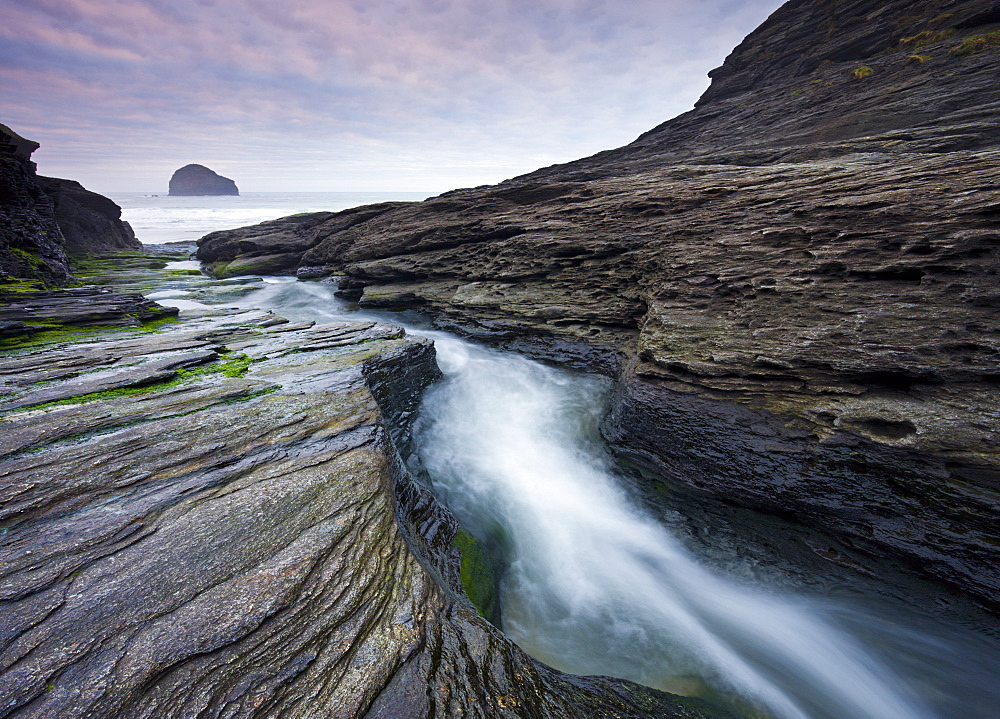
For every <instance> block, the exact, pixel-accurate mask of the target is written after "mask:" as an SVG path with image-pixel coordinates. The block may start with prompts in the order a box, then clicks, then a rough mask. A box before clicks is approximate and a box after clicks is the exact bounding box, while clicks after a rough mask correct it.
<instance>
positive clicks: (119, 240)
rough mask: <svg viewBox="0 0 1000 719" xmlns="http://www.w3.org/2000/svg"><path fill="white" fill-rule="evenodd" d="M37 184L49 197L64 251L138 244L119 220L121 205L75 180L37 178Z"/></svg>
mask: <svg viewBox="0 0 1000 719" xmlns="http://www.w3.org/2000/svg"><path fill="white" fill-rule="evenodd" d="M38 184H39V185H40V186H41V188H42V190H43V191H44V192H45V194H46V195H48V196H49V198H50V199H51V200H52V204H53V207H54V208H55V218H56V222H57V223H58V224H59V229H60V230H62V235H63V238H65V242H66V244H65V249H66V250H67V251H68V252H72V253H76V254H100V253H102V252H114V251H116V250H136V249H139V248H141V247H142V243H141V242H139V240H137V239H136V237H135V232H133V231H132V227H131V226H130V225H129V224H128V223H127V222H123V221H122V219H121V217H122V208H121V207H119V206H118V205H117V204H116V203H115V202H114V201H112V200H109V199H108V198H107V197H105V196H104V195H98V194H97V193H96V192H91V191H90V190H88V189H86V188H84V187H83V185H81V184H80V183H79V182H76V181H75V180H61V179H59V178H56V177H39V178H38Z"/></svg>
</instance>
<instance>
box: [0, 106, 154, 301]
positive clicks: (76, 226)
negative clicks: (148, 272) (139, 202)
mask: <svg viewBox="0 0 1000 719" xmlns="http://www.w3.org/2000/svg"><path fill="white" fill-rule="evenodd" d="M36 149H38V143H37V142H32V141H31V140H26V139H24V138H23V137H21V136H19V135H18V134H17V133H15V132H14V131H13V130H11V129H10V128H8V127H7V126H5V125H0V282H2V283H3V284H4V285H5V286H7V287H8V289H10V288H11V287H14V288H15V289H16V288H17V285H18V280H35V281H40V282H42V283H46V284H63V283H65V282H66V281H68V280H69V279H70V273H71V270H70V266H69V259H68V258H67V256H66V253H67V252H71V253H76V254H95V253H98V254H99V253H102V252H114V251H117V250H135V249H140V248H141V247H142V243H140V242H139V241H138V240H137V239H136V237H135V233H134V232H133V231H132V228H131V227H130V226H129V224H128V223H127V222H123V221H122V219H121V212H122V211H121V208H120V207H119V206H118V205H116V204H115V203H114V202H112V201H111V200H109V199H108V198H107V197H104V196H103V195H98V194H97V193H96V192H90V191H89V190H87V189H85V188H84V187H83V186H82V185H81V184H80V183H79V182H75V181H73V180H61V179H58V178H55V177H41V176H39V175H38V174H37V173H36V167H35V163H34V162H32V161H31V153H33V152H34V151H35V150H36Z"/></svg>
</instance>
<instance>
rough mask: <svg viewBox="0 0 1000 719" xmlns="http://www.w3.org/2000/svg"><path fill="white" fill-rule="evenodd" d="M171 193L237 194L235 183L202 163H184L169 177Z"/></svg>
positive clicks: (238, 192)
mask: <svg viewBox="0 0 1000 719" xmlns="http://www.w3.org/2000/svg"><path fill="white" fill-rule="evenodd" d="M170 194H171V195H182V196H183V195H238V194H240V191H239V190H238V189H236V183H235V182H233V181H232V180H230V179H229V178H228V177H223V176H222V175H219V174H217V173H215V172H213V171H212V170H210V169H208V168H207V167H205V166H204V165H185V166H184V167H182V168H181V169H179V170H177V171H176V172H174V174H173V175H172V176H171V178H170Z"/></svg>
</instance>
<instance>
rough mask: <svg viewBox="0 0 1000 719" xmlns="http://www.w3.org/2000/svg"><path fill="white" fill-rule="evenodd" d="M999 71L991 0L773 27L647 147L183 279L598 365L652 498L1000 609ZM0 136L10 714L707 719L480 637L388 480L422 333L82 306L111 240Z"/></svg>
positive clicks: (401, 490) (451, 553) (467, 565)
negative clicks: (272, 291)
mask: <svg viewBox="0 0 1000 719" xmlns="http://www.w3.org/2000/svg"><path fill="white" fill-rule="evenodd" d="M998 62H1000V13H998V12H997V10H996V8H995V5H994V4H992V3H989V2H985V1H984V0H954V1H952V2H948V3H944V4H942V3H938V2H932V1H930V0H928V1H925V2H917V3H912V2H903V1H902V0H890V1H889V2H885V3H881V4H880V5H879V6H878V7H877V8H873V7H872V4H871V3H866V2H861V1H860V0H848V1H847V2H841V3H835V4H831V3H827V2H822V1H821V0H792V1H791V2H789V3H786V4H785V5H784V6H783V7H782V8H780V9H779V10H778V11H776V12H775V13H774V14H773V15H772V16H771V17H770V18H769V19H768V20H767V21H766V22H765V23H764V24H763V25H762V26H761V27H759V28H758V29H757V30H756V31H754V32H753V33H752V34H751V35H749V36H748V37H747V38H746V40H744V42H743V43H741V44H740V46H739V47H737V48H736V49H735V50H734V51H733V53H732V54H731V55H730V56H729V57H728V58H727V59H726V61H725V63H724V64H723V66H722V67H721V68H719V69H717V70H715V71H713V72H712V73H711V75H712V84H711V87H710V88H709V89H708V90H707V91H706V93H705V94H704V96H703V97H702V99H701V100H700V101H699V103H698V104H697V106H696V107H695V109H693V110H692V111H691V112H689V113H686V114H684V115H682V116H680V117H678V118H675V119H673V120H671V121H668V122H666V123H664V124H663V125H661V126H659V127H657V128H654V129H652V130H651V131H649V132H648V133H646V134H644V135H643V136H641V137H640V138H638V139H637V140H636V141H635V142H633V143H632V144H630V145H627V146H625V147H623V148H619V149H616V150H610V151H607V152H603V153H599V154H598V155H595V156H593V157H590V158H585V159H583V160H579V161H576V162H573V163H569V164H566V165H558V166H553V167H549V168H544V169H541V170H538V171H536V172H533V173H531V174H529V175H525V176H521V177H518V178H514V179H512V180H509V181H507V182H504V183H501V184H500V185H496V186H491V187H480V188H475V189H467V190H456V191H454V192H449V193H446V194H444V195H441V196H439V197H437V198H432V199H430V200H427V201H424V202H420V203H385V204H380V205H372V206H367V207H361V208H354V209H351V210H346V211H343V212H337V213H335V212H324V213H313V214H308V215H296V216H294V217H289V218H284V219H282V220H276V221H272V222H269V223H264V224H261V225H257V226H254V227H248V228H239V229H234V230H227V231H223V232H217V233H212V234H210V235H208V236H206V237H205V238H203V239H202V240H201V241H200V243H199V245H200V246H199V249H198V257H199V259H201V260H202V262H203V263H204V266H205V267H206V269H208V270H210V271H211V272H212V273H214V275H215V276H217V277H218V278H219V279H217V280H214V281H213V280H211V279H210V278H198V279H197V280H196V281H197V282H199V283H201V284H199V285H198V287H199V288H200V291H203V292H205V293H206V294H211V293H212V292H219V293H220V296H226V295H225V294H224V293H226V292H230V291H232V289H233V288H234V287H237V286H238V285H239V283H240V282H243V280H240V279H239V278H241V277H244V276H246V275H252V274H255V273H265V272H266V273H285V274H298V275H299V276H302V277H318V276H327V275H334V276H336V277H337V282H338V286H339V290H338V291H339V293H340V295H342V296H343V297H345V298H347V299H349V300H352V301H354V302H356V303H357V304H358V305H360V306H361V307H367V308H377V309H392V310H402V309H409V310H418V311H419V312H421V313H423V314H424V315H425V316H427V317H429V318H430V319H431V320H432V321H433V323H434V324H435V325H436V326H438V327H442V328H446V329H450V330H453V331H455V332H458V333H460V334H464V335H466V336H469V337H473V338H476V339H478V340H480V341H483V342H486V343H491V344H496V345H500V346H503V347H507V348H511V349H515V350H519V351H521V352H524V353H526V354H529V355H531V356H534V357H538V358H541V359H544V360H545V361H547V362H550V363H556V364H560V365H564V366H572V367H581V368H585V369H588V370H591V371H595V372H599V373H602V374H604V375H606V376H607V377H608V378H610V381H611V382H612V383H613V390H612V393H611V400H610V406H609V409H608V412H607V414H606V415H605V416H604V418H603V421H602V422H601V428H600V429H601V434H602V435H603V437H604V438H605V439H606V440H607V441H608V442H609V443H610V445H611V447H612V449H613V450H614V452H615V454H616V456H617V459H618V460H619V462H620V464H621V467H622V469H623V472H625V473H627V474H628V475H629V476H630V477H632V478H633V479H634V480H635V482H636V486H637V487H638V488H639V490H640V491H642V492H646V493H648V494H650V495H656V494H657V492H659V491H660V489H661V488H664V487H665V488H667V489H668V491H669V494H670V495H671V496H675V497H682V498H684V501H685V502H687V503H688V505H689V507H690V508H691V511H692V512H697V511H700V509H699V508H700V507H722V508H723V509H720V510H719V511H723V510H724V511H732V512H733V513H734V514H732V515H727V516H737V515H736V514H735V513H737V512H743V511H745V512H749V513H751V515H750V516H753V517H755V518H756V519H755V521H756V522H759V527H761V529H757V530H754V529H753V528H752V527H751V528H749V529H748V530H747V531H748V532H753V531H757V533H758V534H761V533H765V532H766V531H767V527H770V526H774V525H773V524H769V523H768V522H769V521H770V520H769V518H775V521H779V520H780V521H781V522H784V523H786V524H785V525H782V526H789V527H808V529H809V534H808V536H807V537H806V539H805V540H803V541H802V542H799V543H798V545H797V546H796V547H792V546H791V544H792V543H794V542H798V540H787V541H788V542H789V546H788V547H786V548H785V549H788V550H789V551H792V550H793V549H795V550H796V551H798V550H799V549H801V550H803V551H804V552H805V553H806V554H808V555H810V557H811V558H812V560H814V561H815V562H817V563H818V565H819V566H820V567H821V569H820V571H821V572H823V571H826V572H829V574H830V575H832V576H836V577H845V576H851V575H858V576H863V577H869V578H870V577H874V578H876V579H878V580H879V581H883V580H884V581H887V582H888V581H890V579H891V581H895V582H899V583H901V585H905V586H909V585H908V584H906V583H907V582H909V581H910V578H911V577H918V578H921V579H920V581H926V582H929V583H930V584H931V585H933V586H934V587H937V588H940V594H937V595H934V596H938V597H944V596H951V597H960V598H962V599H963V600H966V599H967V600H969V601H970V602H977V603H978V604H979V605H980V606H981V608H982V611H983V612H984V613H985V614H986V616H991V617H994V618H995V613H996V612H997V611H1000V604H998V601H997V597H998V596H1000V561H998V551H997V547H998V546H1000V530H998V526H997V522H996V517H997V514H998V510H1000V440H998V436H1000V435H998V431H1000V415H998V413H997V407H998V406H1000V389H998V378H1000V334H998V332H1000V331H998V329H997V328H998V323H997V308H998V302H1000V294H998V292H997V273H998V270H1000V255H998V252H1000V232H998V225H997V217H998V215H1000V182H998V179H997V178H998V177H1000V136H998V135H997V133H996V127H997V121H998V119H1000V87H998V86H997V84H996V68H997V64H998ZM0 132H2V133H3V134H0V183H2V184H0V190H2V192H0V212H2V213H3V214H2V215H0V218H2V219H3V225H2V226H0V230H2V232H3V235H2V236H0V241H2V244H0V270H2V274H0V327H6V328H7V330H9V334H7V335H0V342H2V343H3V349H2V357H0V438H2V439H0V457H2V458H3V460H4V465H3V470H2V471H0V505H2V510H0V513H2V516H3V521H4V524H3V528H4V533H3V534H4V542H3V543H2V546H0V552H2V553H3V560H2V561H0V587H2V598H0V627H3V632H2V636H0V716H11V717H38V718H39V719H41V718H43V717H44V718H46V719H47V718H48V717H66V718H71V717H74V718H75V717H84V716H86V717H108V718H110V717H136V718H138V717H168V718H173V717H177V718H180V717H187V716H204V717H258V718H261V719H263V718H264V717H276V716H288V717H302V718H303V719H305V718H313V717H345V718H346V717H368V718H370V719H376V718H384V719H388V718H394V717H430V716H434V717H453V716H466V717H483V718H492V717H531V718H536V717H537V718H538V719H543V718H544V719H547V718H549V717H567V718H568V717H584V718H586V717H635V718H636V719H640V718H641V717H688V718H690V719H695V718H698V717H702V718H708V717H725V716H728V712H727V711H726V710H724V709H720V708H717V707H715V706H712V705H710V704H708V703H706V702H703V701H700V700H698V699H691V698H682V697H678V696H674V695H671V694H668V693H665V692H661V691H657V690H653V689H649V688H646V687H642V686H639V685H637V684H633V683H631V682H628V681H624V680H620V679H612V678H608V677H586V676H573V675H569V674H565V673H562V672H559V671H556V670H554V669H552V668H550V667H548V666H546V665H545V664H543V663H541V662H539V661H537V660H535V659H532V658H531V657H529V656H528V655H527V654H526V653H525V652H524V651H523V650H522V649H521V648H520V647H518V646H517V645H516V644H514V643H513V642H512V641H510V639H509V638H507V637H506V636H505V635H504V634H503V632H501V631H500V630H499V629H498V628H497V627H496V626H494V625H493V624H491V623H490V622H489V621H487V619H486V618H484V616H482V614H481V613H480V612H481V611H482V608H481V607H479V605H478V603H476V604H474V603H473V602H472V601H471V600H470V598H469V595H473V596H475V595H476V594H477V593H478V592H481V591H486V592H489V591H490V590H491V589H495V582H496V577H495V576H493V575H491V573H490V571H491V570H490V566H491V564H490V558H489V557H488V556H485V553H484V550H483V547H481V546H479V544H477V542H476V541H475V540H474V539H472V538H470V537H468V536H467V535H463V534H461V533H459V528H458V526H457V523H456V521H455V519H454V518H453V517H452V516H451V514H450V513H449V512H448V510H447V509H445V507H444V506H442V505H441V504H440V503H439V501H438V499H437V498H436V497H435V496H433V495H432V494H431V493H430V492H429V491H428V490H427V488H426V487H425V486H424V485H423V484H421V482H420V481H418V478H417V477H416V476H415V474H414V473H415V470H414V468H413V467H411V466H410V465H408V464H407V461H406V460H405V458H406V457H407V456H408V452H409V448H410V444H411V443H412V442H413V432H414V430H413V424H412V423H413V417H414V415H415V412H416V409H417V406H418V403H419V401H420V398H421V395H422V393H423V391H424V390H425V388H427V387H428V386H430V385H431V384H433V383H435V382H436V381H437V380H438V368H437V366H436V364H435V361H434V347H433V345H432V344H431V343H430V342H429V341H427V340H424V339H420V338H417V337H412V336H409V335H407V334H406V333H405V332H403V331H402V330H400V329H399V328H398V327H395V326H393V325H391V324H387V323H385V322H381V321H363V322H339V321H338V322H312V321H308V322H303V321H289V320H288V319H286V318H283V317H280V316H278V315H276V314H274V313H272V312H268V311H264V310H258V309H251V310H248V309H224V308H221V307H213V308H209V309H204V310H198V311H195V312H192V313H187V316H185V317H182V318H181V319H175V318H174V317H173V315H174V314H175V312H171V311H169V310H165V309H164V308H157V306H156V305H155V303H152V302H150V301H149V300H146V299H145V298H143V297H142V296H141V295H137V294H135V293H134V292H133V291H131V290H129V291H128V292H110V291H108V290H104V289H99V288H94V287H76V288H69V289H61V290H60V289H55V287H56V286H57V285H59V284H65V283H68V282H73V281H74V280H73V279H72V276H73V275H74V273H75V274H76V275H77V276H78V277H83V276H84V275H85V273H84V272H83V270H82V266H81V265H79V264H78V265H77V266H74V265H73V264H72V262H71V259H72V258H71V255H73V253H72V252H69V251H68V247H69V245H68V242H69V237H70V235H71V234H72V231H71V230H69V229H68V228H69V226H70V224H69V223H70V222H71V221H72V219H73V218H74V217H75V216H76V215H77V212H78V210H77V209H76V208H77V207H80V208H88V207H89V208H92V209H94V208H103V209H101V210H100V212H101V214H103V215H104V216H105V217H109V218H110V217H111V216H113V215H114V210H113V208H108V207H107V206H106V205H104V204H103V203H101V202H100V201H99V200H96V199H94V198H89V199H88V198H87V197H86V196H83V197H81V195H80V191H79V190H77V189H76V187H74V186H72V185H66V184H63V183H68V182H69V181H57V182H56V184H53V183H52V182H48V181H46V180H45V178H39V177H37V175H35V168H34V165H33V163H31V162H30V159H29V158H30V154H31V152H32V151H33V149H34V147H35V143H32V142H30V141H28V140H25V139H24V138H21V137H19V136H17V135H16V133H13V131H10V130H8V129H7V128H5V127H3V126H0ZM189 167H197V166H189ZM185 169H186V168H185ZM203 169H207V168H203ZM208 172H211V171H208ZM213 174H214V173H213ZM222 179H225V178H222ZM229 182H230V183H231V181H229ZM172 185H173V183H172ZM46 187H48V188H49V189H45V188H46ZM80 189H81V190H82V188H80ZM233 190H234V191H235V185H234V186H233ZM171 194H178V193H174V192H173V186H172V187H171ZM196 194H213V193H196ZM214 194H224V193H214ZM71 200H72V202H70V201H71ZM60 206H61V207H63V208H64V210H63V211H60V210H59V208H60ZM65 208H70V210H68V211H67V210H66V209H65ZM95 211H96V210H95ZM116 217H117V216H116ZM112 219H113V218H112ZM109 221H111V220H110V219H109ZM63 224H65V226H66V228H65V229H64V228H63ZM81 224H82V223H81ZM99 233H100V234H102V235H105V234H106V235H107V236H108V237H109V238H111V239H109V240H108V241H109V243H111V246H115V247H118V246H120V243H121V242H123V240H122V238H121V236H119V235H117V234H116V233H114V232H111V231H106V230H99ZM124 241H126V242H127V238H126V240H124ZM116 243H119V244H116ZM89 252H91V253H93V252H94V250H92V249H91V250H89ZM130 261H131V262H133V266H135V262H139V261H138V260H135V259H134V258H133V260H130ZM140 264H141V262H140ZM141 271H142V272H144V273H153V274H154V275H155V273H158V272H164V273H165V274H163V276H162V277H160V279H159V280H155V281H157V282H167V281H168V279H169V273H168V272H165V271H164V270H163V269H162V267H161V266H160V265H155V264H151V265H150V266H149V267H143V268H142V270H141ZM77 281H78V282H79V280H77ZM25 282H26V283H29V284H28V285H27V286H25V285H24V284H22V283H25ZM144 282H146V283H147V284H148V283H149V282H153V280H149V279H147V280H144ZM246 282H247V283H249V282H251V280H246ZM43 285H44V287H43ZM109 297H114V298H115V299H114V300H113V301H106V302H105V303H104V305H102V307H107V308H108V309H107V314H100V313H97V314H87V312H86V310H87V309H88V308H89V307H91V305H92V304H93V303H94V301H95V300H100V299H102V298H103V299H104V300H108V298H109ZM126 297H131V304H130V303H129V302H126V301H124V300H123V299H122V298H126ZM65 323H71V324H72V326H73V328H75V330H79V332H75V333H73V332H70V333H67V332H66V331H65V329H66V328H65V327H64V326H63V325H64V324H65ZM3 337H6V338H7V339H2V338H3ZM802 536H805V535H802ZM799 545H800V546H799ZM887 566H888V567H891V572H890V571H889V570H886V569H885V568H886V567H887ZM823 567H825V568H826V569H823ZM890 575H891V576H890ZM886 577H889V579H886ZM887 586H888V585H887ZM477 608H479V609H480V611H477ZM483 614H489V612H483ZM753 711H754V710H750V712H749V713H748V714H747V715H748V716H749V715H754V716H757V714H754V713H753ZM870 711H871V712H875V711H876V710H875V709H874V708H871V709H870ZM875 715H876V714H872V716H875Z"/></svg>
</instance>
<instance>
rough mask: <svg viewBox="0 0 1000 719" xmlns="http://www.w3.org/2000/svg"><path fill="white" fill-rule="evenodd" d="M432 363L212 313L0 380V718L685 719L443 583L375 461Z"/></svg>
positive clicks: (421, 502)
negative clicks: (516, 641) (543, 654)
mask: <svg viewBox="0 0 1000 719" xmlns="http://www.w3.org/2000/svg"><path fill="white" fill-rule="evenodd" d="M436 376H437V369H436V365H435V363H434V352H433V347H432V345H431V344H430V343H429V342H428V341H426V340H421V339H414V338H409V337H406V336H404V334H403V331H402V330H400V329H399V328H396V327H393V326H390V325H385V324H379V323H374V322H365V323H330V324H324V325H315V326H314V325H312V324H298V325H295V324H290V323H288V322H286V321H285V320H283V319H281V318H278V317H276V316H274V315H272V314H270V313H267V312H262V311H244V312H236V311H231V312H225V311H223V312H214V313H209V314H207V315H206V316H202V317H201V318H198V319H192V320H188V321H184V322H181V323H178V324H176V325H174V326H171V327H170V328H168V329H164V330H162V331H153V332H149V331H146V332H141V331H121V332H117V333H113V334H109V335H102V336H100V337H98V338H97V339H94V340H92V341H88V342H73V343H60V344H54V345H47V346H45V347H42V348H35V349H32V348H30V347H26V348H24V349H22V350H20V351H16V352H11V353H8V354H7V356H5V357H3V359H2V361H0V458H2V463H0V507H2V509H0V522H2V523H3V525H2V526H3V530H4V542H3V547H2V548H0V568H2V569H0V627H2V634H0V714H3V715H4V716H12V717H38V718H39V719H40V718H42V717H44V718H45V719H52V718H55V717H81V716H87V717H108V718H111V717H114V718H115V719H121V718H123V717H150V718H152V717H156V718H158V719H159V718H171V717H176V718H178V719H179V718H181V717H190V716H201V717H223V716H224V717H260V718H261V719H263V718H264V717H275V716H285V717H302V718H303V719H305V718H307V717H308V718H310V719H315V718H316V717H345V718H346V717H365V716H367V717H402V716H406V717H423V716H457V715H459V714H460V715H462V716H470V717H538V718H539V719H541V718H542V717H570V716H572V717H590V716H593V717H599V716H601V717H603V716H609V717H610V716H616V717H637V718H638V717H647V716H666V717H671V716H678V717H681V716H683V717H703V716H706V715H705V714H703V713H701V712H700V711H698V710H697V709H696V708H692V707H693V706H694V705H695V704H697V703H692V704H691V705H688V704H686V703H682V702H681V700H675V699H674V698H671V697H670V696H669V695H665V694H661V693H659V692H654V691H652V690H645V689H642V688H640V687H637V686H635V685H632V684H629V683H627V682H620V681H616V680H610V679H602V678H579V677H569V676H565V675H561V674H559V673H557V672H554V671H553V670H550V669H548V668H546V667H544V666H542V665H539V664H537V663H535V662H534V661H533V660H531V659H529V658H528V657H527V656H526V655H524V654H523V653H522V652H521V651H520V650H519V649H517V648H516V647H515V646H514V645H512V644H511V643H510V642H509V641H507V640H506V639H505V638H504V637H503V636H502V635H501V634H500V633H499V632H498V631H497V630H496V629H494V628H493V627H492V626H490V625H489V624H488V623H486V622H485V620H483V619H482V618H481V617H479V616H478V615H477V614H476V613H475V611H474V610H473V609H472V607H471V605H469V603H468V602H467V600H465V599H464V598H462V596H461V595H460V590H458V589H457V586H458V583H457V579H456V576H455V575H456V574H457V571H456V568H455V562H456V556H455V554H454V552H453V550H451V548H450V543H451V539H452V536H453V535H454V532H455V526H454V522H453V520H452V519H451V518H450V516H449V515H447V514H446V513H445V512H444V511H443V510H442V509H441V508H440V507H439V506H438V505H437V504H436V503H435V502H434V501H433V500H432V499H431V498H430V496H429V495H428V494H427V493H426V492H425V491H424V490H423V489H421V488H420V487H419V486H418V485H417V484H415V483H414V482H413V481H412V480H411V479H410V477H409V476H408V474H407V473H406V471H405V469H404V468H403V466H402V462H401V460H400V456H399V454H398V452H397V450H396V446H397V445H396V444H394V441H393V440H392V439H391V437H390V434H391V433H390V427H391V428H392V429H393V431H394V433H395V434H396V441H397V442H405V441H406V432H407V429H406V423H405V417H407V416H409V414H410V413H412V411H413V410H414V408H415V405H416V402H417V401H418V399H419V396H420V391H421V389H422V388H423V387H424V386H425V385H426V384H427V383H428V382H430V381H432V380H433V379H434V378H435V377H436Z"/></svg>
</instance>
